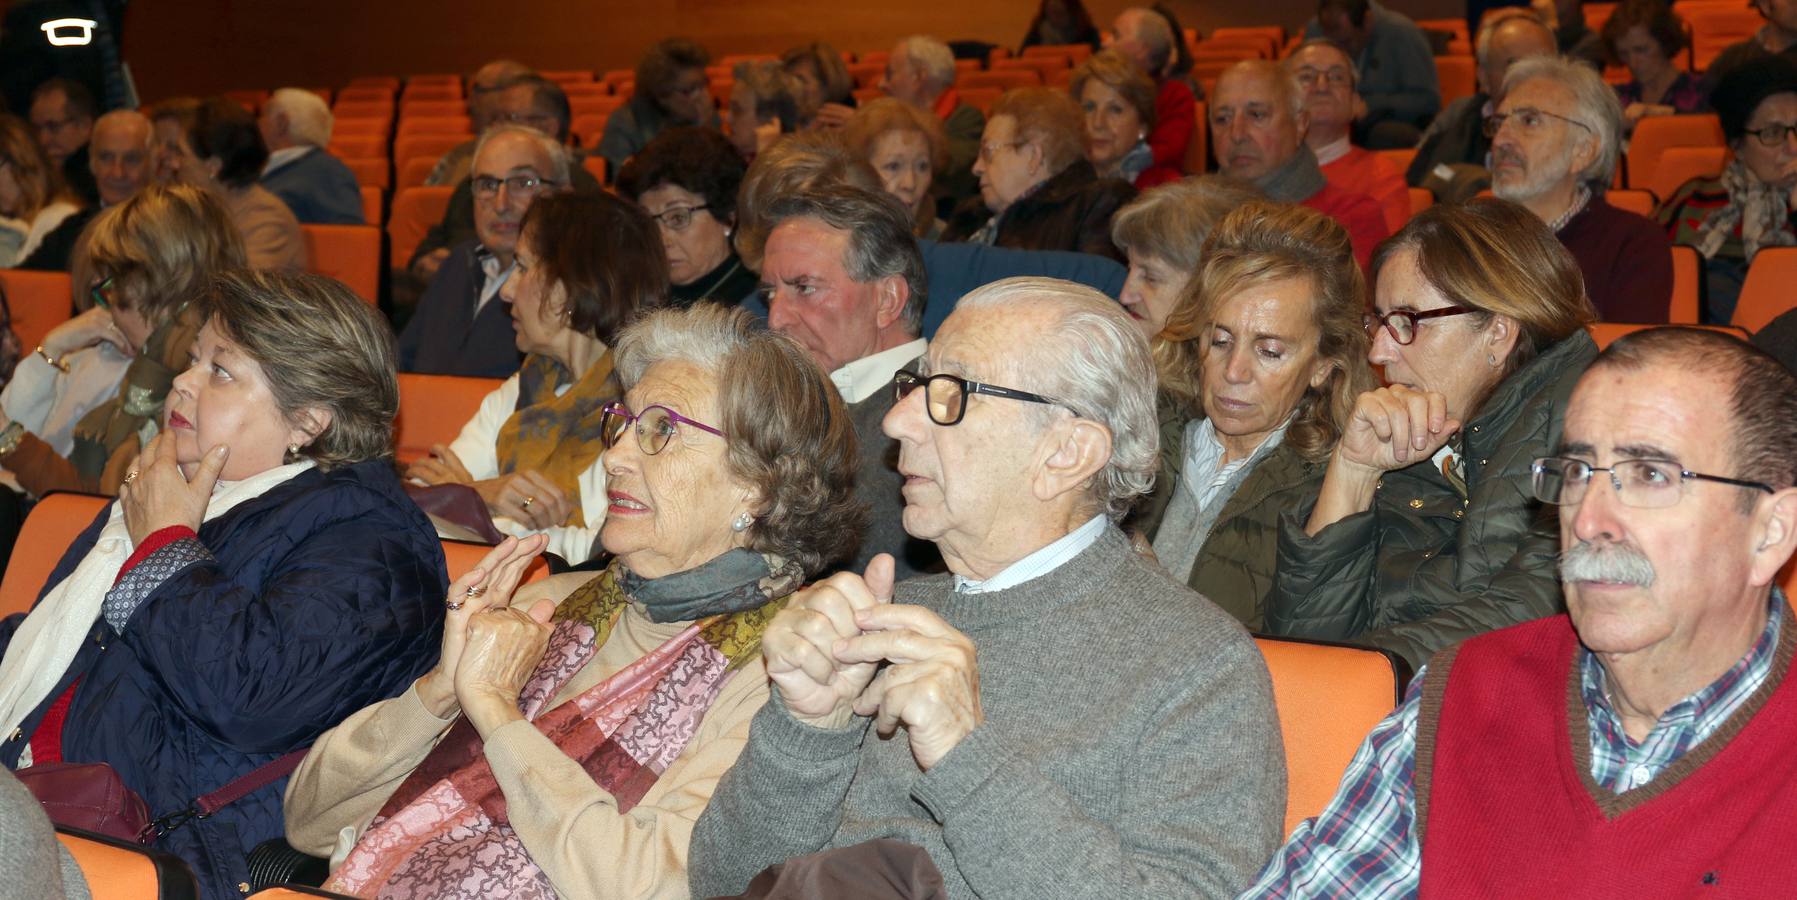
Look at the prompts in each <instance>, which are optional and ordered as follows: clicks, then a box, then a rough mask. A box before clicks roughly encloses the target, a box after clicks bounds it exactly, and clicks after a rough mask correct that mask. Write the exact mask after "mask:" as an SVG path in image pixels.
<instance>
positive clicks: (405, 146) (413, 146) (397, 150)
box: [393, 134, 468, 166]
mask: <svg viewBox="0 0 1797 900" xmlns="http://www.w3.org/2000/svg"><path fill="white" fill-rule="evenodd" d="M467 141H468V135H466V134H408V135H404V136H402V137H399V138H396V139H394V141H393V162H394V164H395V165H399V166H404V165H405V164H406V160H408V159H417V158H418V157H421V156H422V157H425V158H427V159H429V160H431V161H433V162H435V161H436V160H437V158H438V157H441V156H442V155H443V154H445V153H448V152H449V151H451V150H454V149H455V148H457V147H460V146H461V145H462V144H464V143H467Z"/></svg>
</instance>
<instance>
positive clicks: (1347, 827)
mask: <svg viewBox="0 0 1797 900" xmlns="http://www.w3.org/2000/svg"><path fill="white" fill-rule="evenodd" d="M1794 423H1797V382H1794V381H1793V379H1792V376H1791V374H1790V373H1789V372H1787V371H1785V370H1784V369H1783V368H1781V367H1780V366H1779V365H1778V364H1777V363H1776V362H1774V361H1773V360H1771V359H1769V358H1767V357H1766V356H1764V355H1763V354H1761V353H1759V352H1758V351H1755V350H1753V349H1751V348H1750V347H1748V345H1747V344H1745V343H1744V342H1741V341H1738V340H1735V339H1734V338H1731V337H1728V336H1725V335H1719V334H1715V333H1709V332H1701V331H1697V330H1695V329H1659V330H1650V331H1646V332H1642V333H1639V334H1634V335H1630V336H1628V337H1625V338H1623V339H1621V340H1619V341H1617V342H1616V343H1615V344H1613V345H1611V346H1610V348H1609V349H1608V350H1606V351H1605V352H1604V354H1603V355H1602V356H1600V357H1598V359H1597V361H1596V362H1595V363H1594V364H1593V365H1592V367H1591V369H1590V370H1589V371H1588V372H1587V373H1586V374H1585V376H1584V377H1583V378H1582V379H1580V380H1579V382H1578V387H1577V390H1576V391H1575V392H1574V393H1573V394H1572V397H1571V400H1570V402H1569V404H1568V405H1567V409H1566V424H1565V429H1564V432H1563V433H1562V434H1561V435H1560V436H1559V437H1558V438H1557V439H1556V440H1555V441H1554V442H1553V443H1551V444H1549V445H1548V446H1547V447H1546V448H1544V449H1543V450H1542V451H1540V452H1542V453H1543V454H1544V455H1545V454H1547V453H1552V454H1555V455H1554V456H1548V457H1546V458H1543V459H1539V460H1537V461H1536V462H1535V463H1534V472H1535V475H1534V479H1533V483H1532V494H1533V495H1534V496H1535V497H1536V498H1538V499H1539V500H1540V501H1541V502H1542V503H1544V504H1548V505H1557V506H1558V507H1559V541H1558V546H1559V548H1560V550H1561V553H1560V558H1559V574H1560V577H1561V579H1562V580H1563V581H1564V583H1565V587H1564V599H1565V604H1566V609H1567V612H1568V614H1567V615H1559V616H1553V617H1551V618H1546V619H1542V620H1540V621H1536V622H1531V623H1529V624H1526V625H1518V626H1516V627H1513V628H1508V629H1505V630H1503V631H1499V632H1496V633H1493V634H1487V635H1483V636H1480V637H1475V638H1472V639H1471V640H1468V641H1466V642H1465V643H1462V644H1460V645H1459V646H1457V647H1454V648H1451V649H1448V650H1444V651H1442V652H1441V653H1439V654H1437V655H1436V656H1435V657H1433V659H1432V661H1431V663H1430V665H1429V667H1428V668H1427V670H1425V671H1423V672H1420V673H1419V674H1418V675H1417V677H1416V679H1415V680H1414V681H1413V682H1412V683H1411V686H1410V690H1409V692H1408V694H1407V695H1406V697H1405V699H1404V702H1403V704H1402V705H1401V706H1400V707H1399V708H1398V709H1397V711H1396V712H1393V713H1392V714H1391V715H1390V716H1388V717H1387V718H1386V719H1385V720H1384V721H1382V722H1381V723H1379V725H1378V727H1376V728H1375V729H1374V730H1373V732H1372V734H1371V735H1369V736H1368V737H1367V740H1366V742H1365V743H1364V744H1363V745H1362V746H1361V748H1360V750H1359V752H1358V753H1356V754H1355V756H1354V761H1353V763H1351V764H1350V766H1349V769H1348V772H1347V773H1346V775H1345V776H1344V777H1343V778H1342V781H1341V787H1340V789H1339V790H1338V792H1337V794H1336V796H1335V799H1334V800H1333V801H1332V802H1331V803H1330V804H1329V806H1328V807H1327V808H1326V809H1325V810H1324V811H1323V813H1322V814H1321V815H1320V816H1318V817H1316V818H1314V819H1310V820H1307V821H1306V822H1304V823H1303V824H1301V825H1300V826H1298V828H1297V830H1296V831H1295V832H1294V833H1293V834H1292V837H1291V840H1290V842H1289V843H1288V844H1287V845H1286V846H1285V847H1284V848H1283V849H1282V850H1280V851H1279V853H1278V854H1277V855H1276V856H1274V858H1273V860H1272V861H1271V862H1270V863H1269V864H1268V865H1267V867H1266V870H1265V871H1264V872H1263V873H1262V876H1261V879H1260V882H1259V883H1258V884H1257V885H1256V886H1255V888H1254V889H1253V890H1252V891H1250V892H1249V894H1247V895H1245V896H1252V897H1269V896H1270V897H1294V896H1318V895H1324V894H1327V895H1331V896H1344V897H1373V896H1380V897H1386V896H1411V895H1415V894H1416V893H1418V892H1419V890H1420V891H1421V892H1423V893H1429V892H1431V891H1439V892H1443V893H1447V894H1463V893H1464V894H1479V893H1486V892H1488V891H1490V890H1491V889H1492V887H1493V886H1494V885H1502V889H1501V890H1502V892H1503V893H1514V894H1515V895H1517V896H1529V897H1550V896H1557V897H1575V896H1595V895H1600V894H1626V895H1649V894H1664V893H1667V892H1674V893H1692V894H1702V893H1706V892H1709V891H1710V890H1711V887H1712V886H1713V885H1717V884H1718V883H1725V884H1726V885H1727V886H1728V888H1727V889H1728V890H1731V891H1738V892H1740V893H1741V894H1743V895H1747V896H1772V895H1776V894H1779V893H1781V892H1783V891H1784V890H1785V885H1787V884H1789V882H1790V878H1791V875H1792V866H1791V864H1790V862H1789V860H1788V859H1787V858H1786V857H1785V856H1784V855H1783V854H1781V853H1779V852H1778V849H1779V848H1780V847H1782V846H1784V845H1785V844H1786V843H1787V842H1788V840H1789V839H1790V837H1791V833H1792V819H1791V817H1790V816H1789V815H1788V814H1787V811H1788V809H1789V807H1790V804H1791V802H1792V801H1793V800H1794V799H1797V798H1794V797H1793V796H1792V795H1793V787H1794V786H1797V779H1794V778H1793V777H1792V776H1793V774H1797V773H1794V772H1793V771H1792V767H1793V764H1792V759H1791V754H1790V752H1789V748H1790V741H1791V740H1792V735H1791V734H1790V728H1791V725H1790V723H1791V722H1792V721H1793V720H1792V719H1791V718H1790V717H1789V715H1788V711H1789V710H1790V709H1791V704H1792V702H1793V696H1792V689H1791V688H1787V687H1785V684H1786V683H1787V682H1788V681H1789V680H1790V678H1789V674H1788V673H1789V666H1790V659H1791V655H1792V645H1793V641H1797V637H1794V636H1793V634H1792V631H1791V626H1792V623H1791V622H1788V621H1786V620H1787V619H1789V618H1790V615H1791V613H1790V607H1789V604H1788V602H1787V600H1786V598H1785V597H1784V596H1783V594H1782V592H1780V591H1779V590H1778V589H1777V584H1778V583H1779V581H1780V580H1781V579H1780V576H1779V570H1780V568H1782V567H1783V565H1784V563H1785V561H1786V560H1787V559H1788V558H1789V557H1790V556H1791V552H1792V549H1793V546H1794V545H1797V494H1794V492H1793V491H1792V489H1791V487H1792V483H1793V481H1794V480H1797V472H1794V471H1793V460H1797V432H1794V431H1793V424H1794ZM770 641H771V638H770ZM1436 788H1440V790H1436ZM1425 834H1426V836H1427V843H1426V844H1425V842H1424V835H1425Z"/></svg>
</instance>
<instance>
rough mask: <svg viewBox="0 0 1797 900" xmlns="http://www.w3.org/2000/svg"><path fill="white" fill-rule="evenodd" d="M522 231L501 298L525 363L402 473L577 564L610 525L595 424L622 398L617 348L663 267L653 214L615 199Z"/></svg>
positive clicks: (534, 222) (567, 197)
mask: <svg viewBox="0 0 1797 900" xmlns="http://www.w3.org/2000/svg"><path fill="white" fill-rule="evenodd" d="M520 229H521V230H520V232H519V238H518V245H517V249H516V251H515V253H516V256H515V263H514V270H513V272H512V276H511V277H510V278H508V279H506V281H505V284H504V285H503V286H502V287H501V288H500V289H499V297H500V299H502V300H504V301H505V302H506V303H507V304H509V305H510V307H511V316H512V324H513V326H514V327H515V329H516V332H517V343H518V350H519V352H521V353H523V354H524V363H523V365H522V366H520V367H519V369H518V372H517V374H515V375H513V376H511V377H510V378H507V379H506V380H505V382H504V383H503V384H501V385H500V386H499V387H498V388H497V389H495V390H494V391H493V392H492V393H491V394H488V395H487V397H486V399H485V400H482V401H481V405H480V409H478V410H477V411H476V412H475V414H474V418H473V419H470V420H469V421H468V424H466V425H464V426H463V427H462V433H461V434H459V435H457V436H456V439H455V441H454V442H453V443H451V444H450V445H449V446H447V447H444V446H441V445H438V446H436V447H434V448H432V450H431V455H430V456H428V457H426V458H424V459H421V460H419V461H418V462H416V463H413V464H412V466H411V468H410V469H408V470H407V472H406V476H407V477H408V478H411V479H413V480H415V481H417V482H421V483H423V484H424V485H427V486H430V485H464V486H466V487H467V488H471V489H472V490H473V491H474V492H475V493H476V494H478V495H479V497H480V500H481V502H482V503H483V504H484V505H485V507H486V511H487V515H488V517H489V518H490V520H491V521H490V522H477V523H473V524H474V530H475V531H476V533H477V534H478V535H480V536H482V537H486V538H491V539H493V540H497V539H498V535H497V534H495V533H494V532H499V533H503V534H510V535H514V536H517V537H525V536H528V535H531V534H535V533H539V532H540V533H544V534H547V535H548V536H549V543H548V549H549V551H550V552H551V553H554V554H556V555H558V556H560V557H561V558H562V559H564V560H567V561H569V562H571V563H576V564H578V563H582V562H585V561H586V560H587V559H588V557H590V556H592V555H593V554H594V552H595V548H594V546H593V543H594V538H595V537H596V536H597V535H598V533H599V525H600V523H602V522H603V521H604V520H605V513H606V500H605V470H604V468H603V467H602V466H601V465H600V461H599V451H600V446H599V437H600V427H601V423H602V422H603V420H604V412H605V407H606V404H608V403H610V402H612V401H613V400H616V399H617V398H618V395H619V394H620V393H622V391H621V389H620V388H619V387H618V381H617V374H616V369H615V364H616V358H615V357H614V356H613V354H612V349H611V347H612V344H613V343H615V341H616V339H617V332H618V330H619V329H621V328H622V327H623V326H624V324H625V323H626V322H628V321H630V319H631V318H632V317H633V316H635V315H636V313H637V311H638V310H640V309H644V308H647V307H652V306H659V305H660V304H661V303H662V302H663V298H664V297H665V296H666V294H667V289H668V283H667V275H666V271H667V267H666V264H665V263H663V262H662V254H661V242H660V241H659V240H657V238H656V235H655V226H654V225H653V224H652V223H651V222H650V221H649V217H648V216H645V215H644V214H643V212H642V210H639V209H637V208H636V207H634V206H632V205H630V204H628V203H625V202H624V201H622V200H619V199H617V198H616V197H613V196H611V195H609V194H604V193H600V192H597V191H594V192H585V191H581V192H576V193H572V194H552V195H549V196H547V197H544V198H542V199H540V200H538V201H536V202H535V203H533V204H531V206H530V209H529V211H528V212H526V213H525V214H524V221H523V223H522V224H521V225H520ZM421 503H423V504H424V505H425V506H426V508H427V509H433V510H440V509H442V507H436V506H434V505H433V504H430V503H429V502H428V501H425V500H424V499H423V497H421ZM446 524H448V525H460V526H468V525H469V524H470V523H468V522H465V521H461V520H454V521H451V522H449V523H444V522H440V523H439V525H440V527H441V526H444V525H446ZM488 526H490V528H491V530H489V528H488ZM446 533H448V532H447V529H446ZM457 536H460V534H459V533H457Z"/></svg>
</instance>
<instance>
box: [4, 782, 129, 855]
mask: <svg viewBox="0 0 1797 900" xmlns="http://www.w3.org/2000/svg"><path fill="white" fill-rule="evenodd" d="M13 774H15V775H17V776H18V778H19V781H20V782H21V783H23V784H24V785H25V788H26V789H27V790H29V791H31V794H32V796H34V797H36V798H37V801H38V803H41V804H43V807H44V812H45V813H47V814H48V815H49V816H50V821H52V822H55V823H56V824H58V825H67V826H70V827H73V828H80V829H83V830H86V831H92V832H95V833H97V834H103V835H106V836H107V837H115V838H118V839H119V840H121V841H132V842H137V841H139V840H140V839H141V838H142V836H143V835H144V833H145V832H147V831H149V829H150V810H149V807H147V806H145V805H144V801H143V798H142V797H139V796H137V794H136V793H135V792H134V791H132V790H131V789H130V788H128V787H125V782H124V781H122V780H120V778H119V773H118V772H117V771H115V770H114V769H113V768H112V767H111V766H109V765H107V764H105V763H50V764H48V765H42V766H27V767H26V768H23V769H20V770H18V771H17V772H14V773H13Z"/></svg>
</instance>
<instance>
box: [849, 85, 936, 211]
mask: <svg viewBox="0 0 1797 900" xmlns="http://www.w3.org/2000/svg"><path fill="white" fill-rule="evenodd" d="M843 139H844V140H845V141H847V142H848V146H849V149H850V150H852V151H854V152H855V153H856V154H857V155H859V156H860V157H861V158H862V159H865V160H867V164H868V165H870V166H873V168H874V171H875V172H876V173H878V174H879V176H880V183H881V184H882V185H884V186H885V188H886V193H888V194H891V195H892V196H894V197H897V198H898V200H899V202H900V203H902V204H904V206H905V208H907V209H910V210H912V211H913V214H914V216H915V222H916V224H915V226H914V227H913V233H914V234H916V235H917V236H918V237H923V238H936V237H940V236H941V234H942V230H943V228H944V227H946V226H944V224H943V222H942V220H941V219H938V218H936V201H935V197H934V195H933V194H932V193H931V191H930V187H931V185H932V184H933V183H934V181H935V174H936V173H937V172H940V171H942V168H943V167H944V166H946V165H948V138H947V137H946V136H944V135H943V132H942V123H941V122H940V121H939V120H938V119H937V118H936V117H935V116H932V115H930V114H929V113H927V112H924V111H923V110H921V109H918V108H917V107H915V106H912V105H911V104H909V103H906V102H904V101H902V100H894V99H893V98H891V97H882V98H880V99H878V100H874V101H872V102H870V103H868V104H867V105H866V106H863V107H861V108H860V109H859V110H856V111H855V115H854V117H853V118H851V119H849V124H848V127H847V128H846V129H845V130H844V132H843Z"/></svg>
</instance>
